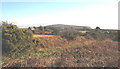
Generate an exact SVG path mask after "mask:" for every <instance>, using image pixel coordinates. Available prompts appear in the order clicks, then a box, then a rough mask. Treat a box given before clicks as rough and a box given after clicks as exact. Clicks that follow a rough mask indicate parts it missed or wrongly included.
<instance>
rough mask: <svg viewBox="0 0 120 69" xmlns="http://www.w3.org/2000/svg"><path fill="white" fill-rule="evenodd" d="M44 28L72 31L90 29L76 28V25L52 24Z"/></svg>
mask: <svg viewBox="0 0 120 69" xmlns="http://www.w3.org/2000/svg"><path fill="white" fill-rule="evenodd" d="M46 27H48V28H50V27H58V28H61V29H72V30H79V29H91V27H89V26H76V25H64V24H54V25H48V26H46Z"/></svg>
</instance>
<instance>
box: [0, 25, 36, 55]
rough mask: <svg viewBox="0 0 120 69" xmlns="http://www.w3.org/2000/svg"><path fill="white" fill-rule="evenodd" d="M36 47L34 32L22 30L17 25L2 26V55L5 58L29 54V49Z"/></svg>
mask: <svg viewBox="0 0 120 69" xmlns="http://www.w3.org/2000/svg"><path fill="white" fill-rule="evenodd" d="M33 45H34V43H33V42H32V32H31V31H29V30H27V29H20V28H18V27H17V26H16V25H12V24H3V25H2V53H3V56H8V55H9V56H11V55H13V54H14V55H15V56H20V55H23V54H25V53H27V52H28V51H27V49H33V48H31V47H32V46H33Z"/></svg>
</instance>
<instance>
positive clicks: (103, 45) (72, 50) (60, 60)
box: [3, 37, 119, 67]
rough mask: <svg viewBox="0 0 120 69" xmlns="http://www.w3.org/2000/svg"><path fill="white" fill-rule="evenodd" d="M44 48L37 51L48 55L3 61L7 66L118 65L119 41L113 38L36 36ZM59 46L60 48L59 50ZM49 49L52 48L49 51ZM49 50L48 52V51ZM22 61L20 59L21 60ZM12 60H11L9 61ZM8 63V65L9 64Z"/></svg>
mask: <svg viewBox="0 0 120 69" xmlns="http://www.w3.org/2000/svg"><path fill="white" fill-rule="evenodd" d="M35 39H36V40H38V41H39V43H40V44H42V45H43V46H44V48H40V47H39V46H37V47H36V49H35V50H37V52H39V53H42V52H43V54H46V55H43V54H42V55H39V53H38V55H36V56H31V55H30V56H29V57H31V58H28V57H26V59H25V60H23V61H21V62H18V61H16V62H13V61H11V62H12V63H10V64H8V63H3V66H5V67H118V66H117V65H118V59H119V55H118V53H119V51H118V42H115V41H112V40H109V39H108V40H102V41H100V40H89V39H86V38H84V37H77V38H76V40H71V41H68V40H66V39H63V38H60V37H56V38H40V37H39V38H35ZM57 48H59V50H57ZM48 50H51V52H50V51H48ZM46 51H47V52H46ZM19 61H20V60H19ZM9 62H10V61H9ZM7 64H8V65H7Z"/></svg>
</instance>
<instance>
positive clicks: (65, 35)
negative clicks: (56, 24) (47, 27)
mask: <svg viewBox="0 0 120 69" xmlns="http://www.w3.org/2000/svg"><path fill="white" fill-rule="evenodd" d="M59 35H60V36H61V37H62V38H66V39H68V40H75V39H76V37H77V36H80V33H79V32H77V31H74V30H68V31H63V32H61V33H60V34H59Z"/></svg>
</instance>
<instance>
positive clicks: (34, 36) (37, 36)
mask: <svg viewBox="0 0 120 69" xmlns="http://www.w3.org/2000/svg"><path fill="white" fill-rule="evenodd" d="M51 37H52V38H53V37H59V36H57V35H38V34H34V35H33V38H51Z"/></svg>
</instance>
